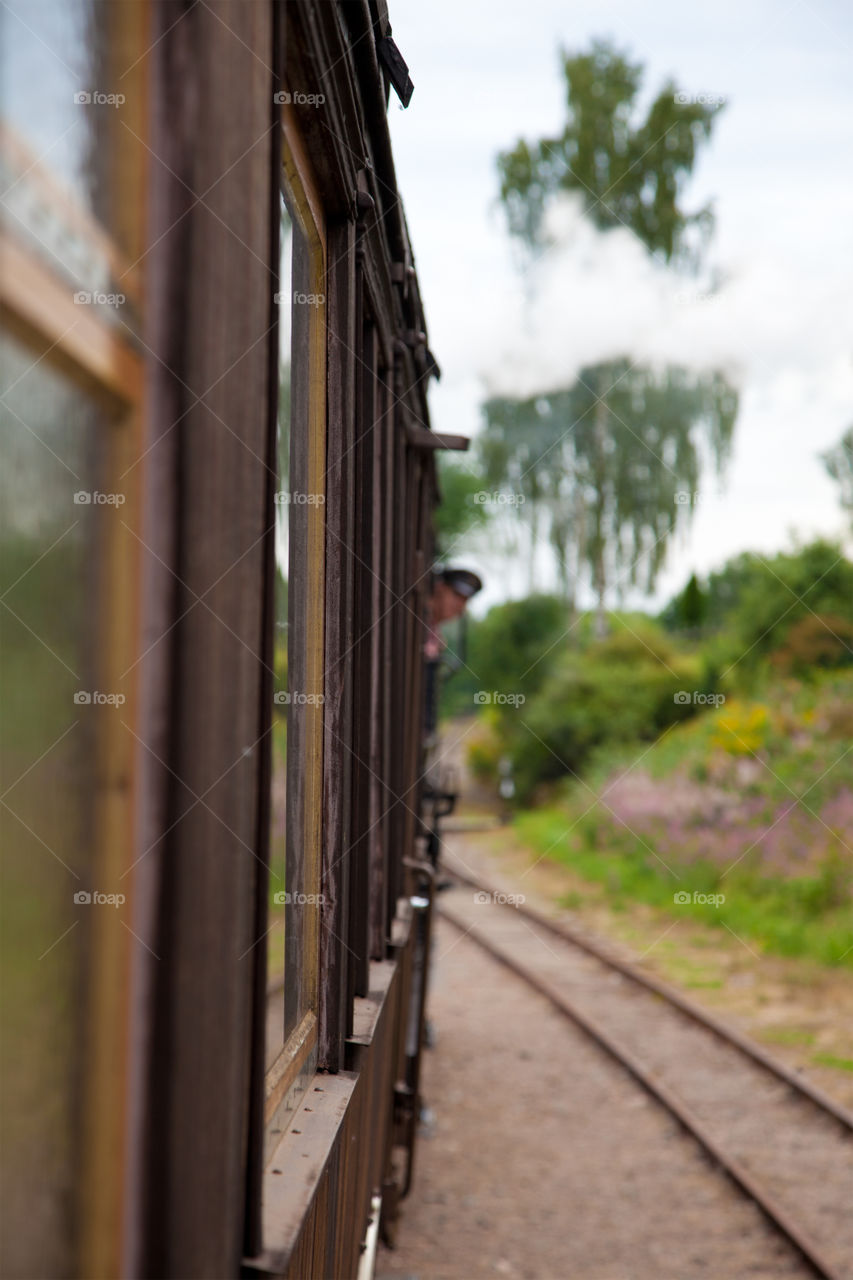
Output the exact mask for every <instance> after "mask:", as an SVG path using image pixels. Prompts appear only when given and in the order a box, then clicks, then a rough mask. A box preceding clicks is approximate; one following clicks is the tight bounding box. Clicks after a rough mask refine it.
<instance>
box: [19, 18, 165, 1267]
mask: <svg viewBox="0 0 853 1280" xmlns="http://www.w3.org/2000/svg"><path fill="white" fill-rule="evenodd" d="M3 7H4V19H5V21H4V43H5V51H4V60H3V89H4V94H3V118H2V122H0V130H2V141H3V188H4V191H3V197H4V198H3V210H2V211H3V215H4V217H3V229H2V238H1V239H0V253H2V259H3V271H2V273H0V301H2V303H3V324H2V330H0V363H2V377H1V378H0V381H2V386H3V396H2V399H1V400H0V446H2V451H3V454H4V457H5V459H6V462H5V464H4V467H3V469H2V472H0V509H2V512H3V518H2V525H0V627H1V628H2V646H3V652H4V664H3V673H4V685H3V688H2V689H0V701H2V705H3V708H4V714H3V716H2V723H0V774H1V775H2V788H0V789H1V790H2V805H0V821H2V827H3V831H2V844H3V848H4V855H5V856H4V868H3V880H4V882H3V886H2V893H0V902H2V911H3V915H2V919H0V938H2V945H3V970H4V975H5V997H6V1002H7V1011H8V1012H9V1014H10V1015H11V1024H12V1025H11V1026H10V1027H8V1028H7V1035H6V1036H5V1037H4V1042H3V1043H4V1046H5V1047H4V1050H3V1051H2V1057H0V1073H2V1075H3V1076H4V1078H5V1081H6V1096H5V1111H4V1116H3V1124H4V1135H5V1139H6V1154H7V1161H6V1168H7V1170H8V1171H9V1177H10V1181H9V1183H8V1184H7V1183H6V1182H5V1181H4V1183H3V1186H2V1196H3V1201H4V1203H5V1205H6V1210H7V1213H8V1214H9V1221H10V1222H12V1221H13V1222H14V1223H15V1230H14V1232H12V1231H10V1232H7V1233H5V1235H6V1238H5V1240H4V1245H3V1258H2V1263H0V1267H1V1268H2V1269H3V1270H5V1271H6V1272H7V1273H8V1274H10V1275H11V1274H14V1275H18V1274H25V1273H26V1274H42V1275H66V1274H70V1273H71V1272H72V1271H73V1272H74V1274H88V1275H94V1274H108V1273H117V1270H118V1265H119V1264H118V1260H117V1250H118V1229H117V1227H118V1222H119V1219H120V1203H119V1199H118V1196H119V1192H120V1185H121V1184H120V1179H119V1177H118V1170H119V1150H120V1148H119V1145H118V1144H119V1125H120V1116H121V1106H120V1099H121V1095H122V1090H123V1089H124V1087H125V1084H126V1076H125V1070H126V1067H127V1057H126V1035H125V1018H126V1004H125V1003H124V998H125V991H126V982H127V973H128V964H129V942H130V939H131V934H130V932H129V929H130V925H131V920H132V916H131V899H132V892H131V888H130V883H131V879H132V876H130V874H129V871H130V863H131V860H132V855H131V850H132V847H133V846H132V813H131V787H130V782H129V779H130V775H131V760H132V755H133V748H134V739H133V725H134V717H135V700H134V687H135V682H134V666H135V663H134V658H135V655H134V651H133V643H134V641H133V626H134V621H135V615H134V608H133V591H134V577H135V564H136V561H137V548H138V542H137V534H136V529H137V527H138V511H137V487H138V468H137V467H136V462H137V461H138V459H139V455H140V453H141V447H140V431H141V413H140V409H141V386H142V368H141V362H140V359H139V349H138V340H137V334H138V331H139V316H138V300H139V293H140V289H139V272H140V268H139V267H138V266H134V263H136V261H137V259H138V258H139V256H140V255H141V253H142V236H143V227H142V217H141V208H142V202H141V200H140V199H139V193H140V191H141V183H142V181H143V174H144V165H143V163H142V149H141V142H140V141H139V139H140V134H141V132H142V128H143V127H142V125H141V123H140V121H141V118H142V116H143V114H144V94H143V92H142V76H143V70H142V68H141V67H137V68H132V67H131V64H132V63H133V61H134V59H135V58H137V57H138V55H139V53H140V51H141V49H143V48H144V44H143V38H144V22H145V15H144V13H143V12H142V9H141V7H140V6H127V5H117V6H99V5H93V4H90V3H87V2H86V0H68V2H66V3H59V0H45V3H43V4H40V5H32V4H24V3H20V2H18V0H12V3H10V4H4V6H3ZM123 72H124V73H125V78H124V80H123V82H122V83H121V84H120V85H119V80H120V76H121V74H122V73H123ZM109 92H113V93H114V99H115V100H114V101H113V103H112V106H111V107H109V106H107V104H106V103H101V102H99V101H98V102H96V101H93V95H94V94H96V93H103V94H107V93H109ZM119 98H120V99H121V100H120V101H119ZM9 1033H11V1034H9ZM12 1045H16V1046H17V1052H16V1053H15V1054H13V1055H12V1056H9V1054H10V1053H11V1046H12ZM22 1046H25V1049H24V1052H21V1047H22ZM96 1116H97V1119H98V1123H95V1117H96ZM104 1117H106V1119H104ZM46 1169H50V1170H51V1171H52V1173H53V1176H52V1178H50V1179H46V1178H45V1170H46ZM95 1186H98V1187H99V1195H98V1197H97V1203H96V1201H95V1198H94V1197H93V1196H92V1190H93V1188H94V1187H95ZM81 1204H86V1205H90V1206H95V1207H94V1208H93V1209H92V1211H91V1212H86V1213H80V1212H79V1209H80V1205H81ZM81 1223H83V1224H84V1226H83V1227H81V1226H80V1224H81ZM73 1258H76V1263H71V1262H70V1260H71V1259H73ZM24 1260H26V1261H24Z"/></svg>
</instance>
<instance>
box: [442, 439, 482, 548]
mask: <svg viewBox="0 0 853 1280" xmlns="http://www.w3.org/2000/svg"><path fill="white" fill-rule="evenodd" d="M484 486H485V481H484V479H483V477H482V476H481V475H478V473H477V471H476V469H475V467H472V466H471V464H470V463H466V462H462V461H459V460H457V459H456V458H454V457H453V456H452V455H451V456H448V455H444V454H440V455H439V458H438V489H439V496H440V502H439V506H438V508H437V509H436V513H435V536H436V542H437V548H436V550H437V552H438V555H439V556H452V555H454V554H455V549H456V548H455V544H456V543H457V542H459V541H460V540H461V539H462V538H463V537H464V536H465V534H467V533H473V532H474V531H475V530H477V529H482V528H483V527H484V526H485V524H486V523H487V521H488V518H489V509H488V506H487V504H486V503H485V502H483V501H482V498H483V497H484V493H485V489H484Z"/></svg>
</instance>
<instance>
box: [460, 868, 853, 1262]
mask: <svg viewBox="0 0 853 1280" xmlns="http://www.w3.org/2000/svg"><path fill="white" fill-rule="evenodd" d="M444 866H445V869H446V870H448V871H449V872H450V873H451V875H452V876H453V877H454V880H455V881H456V882H457V885H458V886H459V887H456V888H454V889H452V890H450V891H449V892H447V893H445V894H443V895H442V898H441V901H440V903H439V911H440V914H441V915H442V916H443V917H444V918H445V919H446V920H447V921H448V922H449V923H450V924H451V925H452V926H454V927H456V928H457V929H459V930H461V931H462V932H463V933H464V934H465V935H466V936H467V937H469V938H471V939H472V940H473V941H474V942H476V943H477V944H479V945H480V946H481V947H482V948H483V949H484V950H486V951H487V952H488V953H489V954H490V955H492V956H493V957H494V958H495V959H496V960H498V961H499V962H500V963H501V964H503V965H505V966H506V967H507V968H508V969H510V970H511V971H512V972H513V973H515V974H516V975H517V976H518V977H520V978H522V979H523V980H524V981H525V982H526V983H528V984H529V985H530V986H531V987H533V988H534V989H535V990H537V991H538V992H539V993H540V994H541V995H543V996H544V997H545V998H546V999H548V1000H549V1001H550V1003H551V1004H552V1005H553V1006H554V1007H555V1008H556V1009H558V1010H559V1011H560V1012H561V1013H562V1014H563V1015H564V1016H566V1017H568V1018H569V1019H571V1021H572V1022H574V1023H575V1024H576V1025H577V1026H579V1027H580V1028H581V1029H582V1030H583V1031H584V1032H585V1033H586V1034H587V1035H588V1036H589V1037H591V1038H592V1039H593V1040H594V1041H595V1042H596V1043H597V1044H598V1045H599V1046H600V1047H601V1048H603V1049H604V1050H605V1051H606V1052H607V1053H608V1054H610V1055H611V1056H612V1057H613V1058H615V1059H616V1060H617V1061H618V1062H619V1063H620V1064H621V1065H622V1066H623V1067H624V1068H625V1069H626V1070H627V1071H629V1072H630V1074H631V1075H632V1076H633V1077H634V1078H635V1079H636V1080H637V1081H638V1082H639V1083H640V1084H641V1085H642V1086H643V1088H645V1089H646V1090H647V1091H648V1092H649V1093H650V1094H651V1095H652V1096H653V1097H654V1098H655V1099H657V1101H658V1102H659V1103H661V1104H662V1105H663V1106H664V1107H665V1108H666V1109H667V1111H669V1112H670V1113H671V1114H672V1115H673V1116H674V1117H675V1118H676V1119H677V1120H678V1121H679V1123H680V1124H681V1125H682V1126H683V1127H684V1128H685V1129H686V1130H687V1131H688V1132H689V1133H691V1134H692V1135H693V1137H694V1138H695V1139H696V1140H697V1141H698V1142H699V1143H700V1144H701V1146H702V1147H703V1149H704V1150H705V1152H706V1153H707V1154H708V1155H709V1157H710V1158H711V1159H712V1160H713V1161H714V1162H715V1163H716V1164H718V1165H719V1166H720V1167H721V1168H722V1169H723V1170H725V1172H726V1173H727V1174H728V1175H729V1176H730V1177H731V1178H732V1179H733V1181H734V1182H735V1183H736V1184H737V1185H738V1186H739V1187H740V1188H741V1190H742V1191H743V1192H744V1193H745V1194H746V1195H747V1196H748V1197H749V1198H750V1199H751V1200H752V1201H754V1202H755V1204H756V1205H758V1207H759V1208H760V1209H761V1210H762V1212H763V1213H764V1214H765V1216H766V1217H767V1218H768V1219H769V1221H770V1222H771V1223H772V1224H773V1226H774V1227H775V1228H776V1229H777V1230H778V1231H779V1232H780V1233H781V1234H782V1235H783V1236H784V1237H785V1238H786V1239H787V1240H788V1241H789V1242H790V1243H791V1244H792V1245H793V1246H794V1247H795V1248H796V1249H797V1251H798V1252H799V1253H800V1255H801V1256H802V1257H803V1258H804V1260H805V1261H806V1262H807V1263H808V1265H809V1266H810V1267H811V1268H812V1270H813V1271H814V1272H815V1274H816V1275H819V1276H823V1277H825V1278H826V1280H851V1278H853V1213H851V1205H853V1136H851V1135H853V1115H851V1113H850V1112H848V1111H847V1110H846V1109H845V1108H844V1107H843V1106H841V1105H840V1104H839V1103H838V1102H836V1101H835V1100H834V1099H832V1098H830V1097H829V1096H828V1095H826V1094H824V1093H823V1091H822V1090H820V1089H818V1088H816V1087H815V1086H814V1085H812V1084H811V1083H810V1082H808V1081H805V1080H801V1079H800V1078H799V1077H798V1076H797V1075H796V1073H795V1072H793V1071H791V1070H790V1069H789V1068H788V1067H787V1066H785V1065H784V1064H783V1063H780V1062H777V1061H776V1060H775V1059H774V1058H773V1057H772V1056H771V1055H769V1054H767V1053H766V1052H765V1051H764V1050H763V1049H762V1048H761V1047H760V1046H758V1045H756V1044H753V1043H752V1042H751V1041H750V1040H749V1039H747V1037H745V1036H743V1035H741V1034H740V1033H739V1032H737V1031H736V1030H734V1029H733V1028H730V1027H727V1026H726V1025H725V1023H723V1022H721V1021H719V1020H718V1019H716V1018H715V1017H713V1015H710V1014H708V1013H706V1012H705V1011H704V1010H703V1009H701V1008H700V1007H699V1006H698V1005H695V1004H693V1003H692V1001H690V1000H689V999H687V998H686V997H685V996H684V995H682V993H681V992H678V991H676V990H675V989H674V988H672V987H670V986H669V985H668V984H666V983H664V982H661V981H660V980H659V979H656V978H654V977H652V976H651V975H649V974H646V973H643V972H642V971H641V970H639V969H637V968H636V967H635V966H633V965H631V964H630V963H628V962H627V961H625V960H622V959H620V958H618V957H616V956H614V955H611V954H610V953H609V952H608V951H607V949H606V948H605V947H604V946H603V945H602V944H601V943H600V942H597V941H593V940H591V939H590V938H588V937H586V936H583V935H581V934H579V933H577V932H575V931H574V930H572V929H571V928H570V927H569V926H567V925H565V924H563V923H562V922H557V921H554V920H550V919H548V918H547V917H546V916H544V915H542V914H541V913H539V912H536V911H533V910H531V909H530V908H528V907H526V906H524V905H522V904H518V903H512V902H507V901H506V899H507V898H508V897H510V898H511V897H512V895H511V894H509V893H506V892H502V891H501V890H499V889H496V887H495V886H494V885H488V884H483V883H481V882H479V881H478V880H476V879H474V878H473V877H472V876H471V875H470V874H468V872H467V871H466V870H465V868H464V867H463V866H462V865H461V864H460V863H459V861H458V860H457V859H456V858H454V857H453V855H452V853H448V852H447V851H445V858H444ZM485 908H488V909H485Z"/></svg>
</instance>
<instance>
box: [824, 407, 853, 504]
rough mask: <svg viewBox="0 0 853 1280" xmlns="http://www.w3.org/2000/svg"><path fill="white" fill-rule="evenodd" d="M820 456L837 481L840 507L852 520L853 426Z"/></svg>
mask: <svg viewBox="0 0 853 1280" xmlns="http://www.w3.org/2000/svg"><path fill="white" fill-rule="evenodd" d="M820 458H821V462H822V463H823V465H824V466H825V467H826V469H827V471H828V472H829V474H830V476H831V477H832V479H833V480H836V481H837V482H838V487H839V489H840V493H839V499H840V502H841V509H842V510H843V511H846V512H847V514H848V516H849V517H850V519H851V521H853V427H848V428H847V430H846V431H845V432H844V435H843V436H842V437H841V439H840V440H839V441H838V444H837V445H834V446H833V448H831V449H828V450H827V451H826V453H822V454H821V455H820Z"/></svg>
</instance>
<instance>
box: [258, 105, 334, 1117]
mask: <svg viewBox="0 0 853 1280" xmlns="http://www.w3.org/2000/svg"><path fill="white" fill-rule="evenodd" d="M284 110H285V113H286V114H285V119H284V137H285V143H284V155H283V170H282V194H281V262H280V279H279V288H278V294H277V297H278V301H279V333H280V343H279V404H278V460H277V461H278V476H279V482H278V490H277V494H276V519H275V524H276V534H275V542H276V571H275V597H276V598H275V607H274V613H275V664H274V665H275V701H274V707H273V771H272V799H271V806H270V811H271V824H272V829H271V839H270V897H271V901H270V919H269V926H270V929H269V934H268V956H269V965H268V993H269V1000H268V1017H267V1047H266V1062H267V1071H268V1075H267V1108H266V1119H267V1121H268V1126H269V1129H270V1132H272V1131H273V1130H277V1129H280V1128H281V1124H282V1122H283V1120H284V1118H285V1117H286V1114H287V1112H288V1110H289V1109H291V1108H292V1107H293V1106H294V1105H295V1103H296V1100H297V1099H298V1096H299V1094H300V1092H301V1086H304V1083H305V1080H306V1079H307V1077H308V1075H309V1074H311V1073H313V1070H314V1068H315V1067H316V1063H317V1038H318V1026H317V1016H318V1004H319V982H320V975H319V939H320V912H321V901H322V897H321V884H320V845H321V817H322V815H321V797H322V754H323V703H324V678H323V601H324V543H325V512H324V506H325V475H324V471H325V434H326V402H325V394H326V392H325V386H326V322H325V287H326V286H325V270H326V262H325V229H324V221H323V214H322V206H321V204H320V201H319V199H318V198H317V196H316V192H315V189H314V186H313V181H312V176H311V170H310V165H309V163H308V158H307V156H306V154H305V152H304V149H303V147H302V144H301V139H300V137H299V134H298V132H297V130H296V127H295V123H294V121H293V120H292V118H290V117H289V115H288V114H287V108H286V107H285V109H284ZM271 1119H274V1120H275V1123H274V1124H270V1123H269V1122H270V1121H271Z"/></svg>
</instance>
